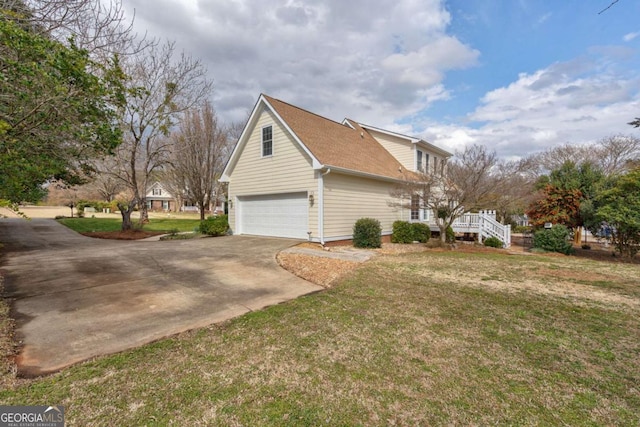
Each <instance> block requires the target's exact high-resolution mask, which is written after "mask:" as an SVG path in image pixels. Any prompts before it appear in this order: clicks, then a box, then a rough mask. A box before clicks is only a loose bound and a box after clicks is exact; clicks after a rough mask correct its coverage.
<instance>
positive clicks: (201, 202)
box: [198, 200, 205, 221]
mask: <svg viewBox="0 0 640 427" xmlns="http://www.w3.org/2000/svg"><path fill="white" fill-rule="evenodd" d="M198 208H200V221H204V208H205V203H204V201H203V200H200V201H199V202H198Z"/></svg>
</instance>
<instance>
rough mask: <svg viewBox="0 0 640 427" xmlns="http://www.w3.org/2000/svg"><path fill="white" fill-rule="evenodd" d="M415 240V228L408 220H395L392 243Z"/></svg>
mask: <svg viewBox="0 0 640 427" xmlns="http://www.w3.org/2000/svg"><path fill="white" fill-rule="evenodd" d="M411 242H413V228H412V227H411V223H410V222H408V221H395V222H394V223H393V234H392V235H391V243H411Z"/></svg>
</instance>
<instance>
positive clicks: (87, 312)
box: [0, 219, 322, 376]
mask: <svg viewBox="0 0 640 427" xmlns="http://www.w3.org/2000/svg"><path fill="white" fill-rule="evenodd" d="M0 243H2V244H3V245H4V247H3V248H2V249H0V270H1V271H2V273H3V274H4V275H5V295H4V296H5V297H6V298H9V299H11V304H12V314H13V316H14V318H15V319H16V323H17V334H18V339H19V340H21V341H22V349H21V352H20V355H19V357H18V359H17V362H18V369H19V373H21V374H22V375H25V376H32V375H39V374H44V373H49V372H54V371H57V370H60V369H62V368H64V367H66V366H69V365H71V364H74V363H77V362H80V361H83V360H87V359H90V358H92V357H95V356H99V355H104V354H110V353H115V352H119V351H122V350H125V349H129V348H133V347H137V346H140V345H142V344H145V343H148V342H151V341H154V340H157V339H159V338H163V337H166V336H169V335H173V334H176V333H179V332H183V331H186V330H189V329H193V328H198V327H203V326H206V325H210V324H212V323H216V322H220V321H223V320H226V319H229V318H232V317H235V316H238V315H241V314H244V313H246V312H248V311H252V310H259V309H261V308H264V307H266V306H269V305H273V304H277V303H280V302H283V301H287V300H290V299H293V298H296V297H298V296H301V295H304V294H308V293H311V292H314V291H318V290H321V289H322V288H320V287H319V286H317V285H314V284H312V283H309V282H307V281H305V280H302V279H300V278H298V277H296V276H294V275H292V274H291V273H289V272H287V271H285V270H283V269H282V268H281V267H279V266H278V264H277V262H276V260H275V255H276V253H277V252H278V251H280V250H282V249H285V248H287V247H290V246H292V245H294V244H295V243H297V242H296V241H294V240H288V239H275V238H263V237H249V236H226V237H217V238H205V239H194V240H182V241H155V242H152V241H115V240H99V239H92V238H88V237H84V236H82V235H79V234H77V233H75V232H73V231H71V230H69V229H67V228H66V227H64V226H62V225H60V224H58V223H57V222H56V221H54V220H49V219H33V220H30V221H26V220H23V219H0Z"/></svg>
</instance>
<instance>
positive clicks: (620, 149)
mask: <svg viewBox="0 0 640 427" xmlns="http://www.w3.org/2000/svg"><path fill="white" fill-rule="evenodd" d="M594 151H595V153H596V158H597V161H596V162H595V164H596V165H597V166H599V167H600V169H601V170H602V172H603V173H604V174H605V175H607V176H611V175H621V174H623V173H626V172H628V171H629V170H631V169H632V166H633V164H635V163H637V161H638V160H639V159H640V138H637V137H635V136H631V135H612V136H608V137H606V138H603V139H601V140H600V141H598V142H597V143H596V145H595V150H594Z"/></svg>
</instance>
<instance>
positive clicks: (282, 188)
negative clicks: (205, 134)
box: [229, 110, 318, 236]
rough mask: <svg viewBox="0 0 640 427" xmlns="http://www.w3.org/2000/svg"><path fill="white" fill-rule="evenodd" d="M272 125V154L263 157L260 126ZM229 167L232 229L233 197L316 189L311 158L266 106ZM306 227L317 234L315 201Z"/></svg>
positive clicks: (233, 223) (233, 215)
mask: <svg viewBox="0 0 640 427" xmlns="http://www.w3.org/2000/svg"><path fill="white" fill-rule="evenodd" d="M269 125H271V126H273V155H271V156H269V157H262V128H263V127H265V126H269ZM239 154H240V155H239V158H238V161H237V163H236V165H235V167H234V168H233V170H232V171H231V176H230V182H229V197H230V199H231V200H233V207H232V208H231V209H230V210H229V224H230V225H231V227H232V229H233V231H235V229H234V228H235V224H236V217H235V209H236V206H235V204H236V203H237V200H236V197H238V196H249V195H264V194H278V193H294V192H300V191H306V192H308V193H311V192H313V193H314V194H315V193H316V192H317V189H318V184H317V181H316V179H315V178H314V174H315V172H314V170H313V168H312V161H311V159H310V158H309V156H308V155H307V154H306V153H305V152H304V151H303V150H302V149H301V148H300V147H299V145H298V144H297V143H296V141H295V140H294V139H293V137H292V136H291V135H290V134H289V132H288V131H287V130H286V128H285V127H283V126H281V125H280V122H279V121H278V119H277V118H276V117H275V116H274V115H273V113H271V111H269V110H264V111H262V113H261V114H260V116H259V118H258V120H257V123H256V126H255V127H254V128H253V130H252V132H251V134H250V135H249V138H248V140H247V143H246V144H245V146H244V148H243V149H242V152H241V153H239ZM309 231H311V232H312V236H317V235H318V209H317V203H314V205H313V206H311V207H310V208H309Z"/></svg>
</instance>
